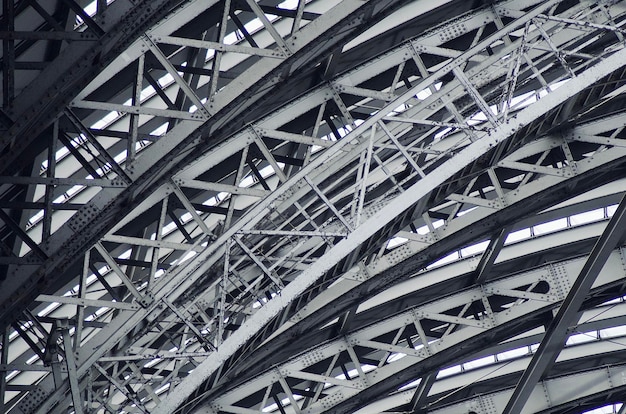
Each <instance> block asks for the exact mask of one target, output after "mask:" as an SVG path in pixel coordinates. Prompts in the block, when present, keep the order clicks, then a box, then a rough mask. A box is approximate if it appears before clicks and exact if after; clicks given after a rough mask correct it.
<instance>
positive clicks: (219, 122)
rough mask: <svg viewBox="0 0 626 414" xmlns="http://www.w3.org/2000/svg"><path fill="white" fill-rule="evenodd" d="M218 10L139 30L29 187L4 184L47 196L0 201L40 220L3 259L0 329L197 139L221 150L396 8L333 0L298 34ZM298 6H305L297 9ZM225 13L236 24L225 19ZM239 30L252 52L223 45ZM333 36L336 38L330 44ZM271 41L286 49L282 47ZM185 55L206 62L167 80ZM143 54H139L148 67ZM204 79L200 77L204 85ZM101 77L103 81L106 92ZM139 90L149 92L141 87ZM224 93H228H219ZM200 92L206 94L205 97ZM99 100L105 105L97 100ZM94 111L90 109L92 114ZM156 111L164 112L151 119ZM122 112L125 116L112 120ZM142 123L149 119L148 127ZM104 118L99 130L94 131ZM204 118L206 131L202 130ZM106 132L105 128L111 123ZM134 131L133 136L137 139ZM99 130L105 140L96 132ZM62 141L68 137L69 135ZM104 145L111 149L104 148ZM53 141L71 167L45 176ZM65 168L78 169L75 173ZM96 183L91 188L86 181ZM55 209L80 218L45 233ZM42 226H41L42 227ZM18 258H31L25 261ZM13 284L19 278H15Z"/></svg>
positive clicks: (201, 6)
mask: <svg viewBox="0 0 626 414" xmlns="http://www.w3.org/2000/svg"><path fill="white" fill-rule="evenodd" d="M226 4H227V5H229V6H228V8H224V7H223V6H224V5H223V4H222V3H218V2H216V1H212V2H207V3H198V2H194V3H190V4H187V5H185V6H183V7H180V8H178V9H176V11H175V13H174V14H173V15H171V16H169V17H168V18H167V19H165V20H164V21H162V23H161V24H159V25H157V26H156V27H153V28H151V29H150V30H148V31H147V32H144V33H143V34H142V35H143V37H142V38H141V39H140V40H137V41H135V42H134V43H133V44H131V46H130V47H129V48H128V49H126V50H125V51H124V52H123V53H121V52H119V51H118V53H117V54H118V55H119V56H118V58H117V59H116V60H115V61H114V62H112V64H111V65H109V66H108V67H107V68H105V69H104V70H102V71H100V73H99V74H98V76H97V77H96V79H95V80H94V81H92V82H91V83H90V84H89V85H87V87H85V88H84V89H82V90H81V91H79V92H78V93H77V96H75V97H74V98H75V99H74V101H73V103H72V104H71V105H70V106H69V107H68V108H67V109H65V111H64V113H63V115H61V118H60V119H59V122H58V123H54V124H53V126H52V127H51V130H50V136H51V137H50V140H51V141H52V142H53V145H51V147H50V148H49V149H48V158H49V160H48V162H47V163H42V164H41V165H36V166H35V168H34V172H33V176H34V177H33V178H32V179H31V180H27V179H26V180H25V179H23V178H21V179H20V178H17V179H14V178H11V177H7V178H6V179H5V180H4V181H5V182H7V183H12V184H17V185H20V186H23V185H29V184H30V187H28V188H31V191H34V192H35V193H36V191H37V190H36V189H35V187H36V186H37V185H42V184H43V185H47V193H46V197H41V196H36V198H38V199H40V200H37V201H38V202H36V203H32V204H29V203H22V204H20V203H11V202H8V203H7V207H13V208H20V207H21V208H24V209H26V210H32V209H39V208H42V207H43V210H42V211H43V212H44V213H43V214H44V220H42V219H41V217H39V216H38V215H37V214H35V215H31V216H30V217H28V216H26V217H22V218H21V221H23V222H24V223H23V226H24V227H26V229H27V230H29V231H28V232H27V233H26V234H24V233H23V232H22V233H20V237H19V238H18V243H16V244H17V247H16V248H15V249H16V250H17V251H16V252H14V253H13V256H12V257H10V258H7V262H8V263H10V264H11V266H10V268H9V269H8V271H7V275H8V276H9V277H8V278H7V279H6V280H5V281H4V284H3V293H4V294H5V297H3V298H2V303H3V307H2V310H3V312H4V313H3V316H2V318H1V320H2V321H5V322H6V321H8V320H11V317H10V316H11V315H12V316H13V317H16V316H17V314H16V313H15V312H18V314H19V312H20V311H21V309H23V307H24V306H25V303H27V302H28V301H30V300H32V299H33V298H34V296H35V294H36V293H38V292H39V291H41V290H42V289H45V288H47V289H48V290H51V289H57V288H59V285H61V284H65V283H68V282H69V280H68V279H67V278H62V277H58V276H55V277H52V275H58V274H62V273H63V270H67V268H68V267H69V266H71V265H72V264H74V263H75V260H74V259H75V257H76V255H77V254H78V253H80V252H81V251H82V250H84V248H85V247H87V246H90V245H92V244H93V243H94V242H95V241H96V240H97V239H98V236H100V235H101V233H102V232H104V231H107V230H109V229H110V227H111V226H112V225H113V224H114V223H115V219H116V218H118V217H119V216H120V215H123V214H124V213H125V211H126V210H125V209H127V208H128V206H129V205H133V204H136V203H137V202H138V201H137V200H138V199H139V200H140V199H141V197H142V193H143V192H144V191H147V188H149V186H150V185H151V184H153V183H154V182H155V181H158V180H159V179H161V178H162V177H163V176H166V177H167V174H168V172H169V171H170V170H172V169H174V170H175V169H176V161H177V159H176V157H177V156H178V158H180V157H182V156H184V155H185V154H187V152H189V151H192V150H191V148H194V147H195V146H197V145H198V144H200V143H203V144H204V143H205V142H204V139H202V138H201V136H202V134H204V136H207V135H209V134H211V136H212V141H211V142H210V143H209V145H214V142H215V141H219V134H214V133H213V131H214V130H215V129H216V128H219V127H221V126H223V125H224V124H225V123H227V122H229V121H231V120H232V118H233V117H235V116H237V115H239V114H241V113H242V112H243V111H245V110H246V108H248V107H249V106H251V105H253V104H255V103H256V101H257V100H258V99H260V97H261V96H263V95H264V94H266V93H268V91H269V90H270V88H271V86H272V85H275V84H276V83H278V82H280V81H281V80H282V79H283V78H285V77H287V76H288V75H289V74H290V73H292V72H294V71H297V70H299V69H300V68H301V67H302V66H305V67H306V65H308V64H311V63H312V62H316V61H317V59H321V57H323V56H325V54H326V53H327V52H328V51H329V49H333V48H335V47H338V45H340V44H342V42H344V43H345V42H346V41H347V40H349V39H350V38H351V36H352V37H354V36H355V33H356V32H359V31H361V30H363V28H364V27H367V26H368V25H371V24H372V23H374V22H376V20H377V19H380V18H382V17H384V16H385V15H386V13H388V12H389V10H390V9H392V8H393V6H394V5H395V4H396V2H394V1H390V2H385V3H377V4H376V5H373V4H367V3H366V4H364V3H362V2H354V3H349V2H342V3H341V4H340V5H338V6H337V8H333V7H331V6H333V4H332V2H331V3H328V2H327V3H322V4H321V10H326V9H328V8H331V9H332V10H333V13H330V14H328V15H327V16H326V17H323V16H322V17H323V18H321V19H318V18H316V17H317V16H319V15H320V13H313V17H311V16H310V15H311V13H307V14H306V15H305V14H304V12H305V10H304V9H302V8H298V10H297V11H296V12H295V13H292V16H291V17H293V19H292V20H297V22H298V25H302V24H303V23H302V22H303V16H307V18H314V17H315V22H314V24H312V25H308V24H307V25H304V27H301V28H299V27H296V26H293V28H292V26H291V25H290V24H289V23H290V22H287V21H286V20H287V19H286V18H281V19H279V20H278V21H275V22H270V21H269V20H268V17H267V16H266V15H265V12H263V9H261V8H259V7H257V6H253V5H252V2H249V4H248V6H246V7H247V8H249V9H251V11H250V12H248V14H249V15H251V16H254V18H252V17H250V16H248V17H239V15H236V13H235V12H236V11H237V10H238V8H241V7H235V5H232V7H231V6H230V3H226ZM301 4H302V5H304V3H303V2H301ZM317 6H320V5H319V4H317ZM220 8H221V10H220V12H219V15H221V16H222V19H219V20H218V21H217V22H215V25H216V26H217V27H218V28H219V27H220V25H221V27H222V28H223V30H221V29H220V30H218V33H217V34H216V36H218V42H214V41H210V40H198V39H194V38H193V37H194V36H196V37H197V36H202V35H203V33H205V32H206V30H207V28H206V27H204V26H202V27H201V28H196V27H195V26H197V25H198V23H197V20H198V19H200V20H201V19H202V18H203V17H205V16H206V15H207V14H210V13H211V12H214V11H215V9H220ZM271 10H273V9H271ZM271 10H270V11H271ZM231 14H233V15H234V16H235V17H231V16H230V15H231ZM268 14H269V12H268ZM193 19H196V21H195V26H194V25H193V24H191V23H189V21H190V20H193ZM246 19H247V20H246ZM248 20H250V21H251V22H252V23H254V22H255V21H256V22H259V21H260V22H262V25H261V26H262V27H263V28H264V30H261V31H258V28H256V30H257V33H256V37H251V36H252V35H250V34H249V33H248V31H247V30H250V31H252V28H250V27H249V28H248V29H245V28H243V29H237V27H234V26H235V23H233V21H235V22H236V23H241V24H243V23H246V22H247V21H248ZM192 23H193V22H192ZM248 23H249V21H248ZM189 24H191V25H192V26H194V27H193V28H194V29H195V30H196V31H195V32H192V33H191V38H185V37H183V36H184V35H185V34H187V35H188V33H187V32H186V31H188V29H187V26H188V25H189ZM274 25H276V27H274ZM344 25H345V26H347V28H346V29H345V30H343V29H342V27H343V26H344ZM252 26H254V24H253V25H252ZM233 27H234V28H233ZM211 30H212V31H211V33H210V35H213V34H215V33H213V32H214V31H215V30H217V29H216V28H215V27H212V28H211ZM233 30H234V33H233V32H232V31H233ZM242 30H243V32H245V34H246V35H247V36H248V40H247V41H248V42H249V43H250V44H251V46H254V47H246V46H240V45H239V44H236V43H242V41H241V40H237V39H232V38H230V37H232V36H230V35H233V34H237V33H240V32H241V31H242ZM198 31H200V33H198ZM296 31H302V33H301V36H300V35H299V34H295V32H296ZM334 31H337V32H339V34H332V33H333V32H334ZM181 32H182V33H181ZM279 32H280V33H279ZM292 33H293V36H292ZM226 34H228V35H229V36H230V37H227V36H226ZM281 36H285V37H289V38H290V39H291V40H290V42H291V44H290V45H289V46H288V47H287V45H286V44H285V40H284V39H283V38H282V37H281ZM235 37H236V36H235ZM312 39H316V41H317V42H318V43H317V44H316V45H315V47H313V45H312V44H311V42H312ZM324 39H325V40H324ZM244 42H245V41H244ZM276 43H278V46H276V47H278V49H280V50H281V51H273V48H274V47H275V44H276ZM287 49H288V50H287ZM172 50H173V52H172ZM194 50H195V51H196V54H197V52H198V51H199V50H201V51H204V52H203V53H204V54H206V56H207V58H205V57H204V55H203V56H201V59H200V60H201V61H202V62H198V63H197V64H198V65H200V67H196V66H193V67H190V69H189V71H190V73H192V74H193V76H184V75H179V74H178V72H177V70H182V71H183V72H184V71H185V69H180V68H181V67H187V66H189V64H188V62H186V59H187V58H188V57H189V56H190V55H189V54H190V53H191V52H192V51H194ZM207 51H210V52H211V53H209V52H207ZM211 54H214V55H215V58H213V56H211V58H210V59H208V57H209V55H211ZM225 54H228V56H227V57H228V58H224V59H225V60H224V61H222V60H223V59H221V56H222V55H225ZM146 55H149V57H148V58H147V59H148V62H146V57H145V56H146ZM200 55H202V53H201V54H200ZM238 55H243V56H244V57H243V58H235V59H234V60H233V56H238ZM206 59H208V61H207V60H206ZM242 61H243V62H242ZM220 65H222V66H220ZM205 66H209V67H214V70H213V69H206V68H205ZM126 68H127V69H126ZM155 68H156V69H155ZM177 68H178V69H177ZM120 71H121V73H123V74H126V76H125V77H122V78H123V81H124V79H126V78H128V75H129V74H130V78H131V82H130V85H129V86H126V85H125V84H123V86H122V89H121V91H120V86H119V85H117V82H118V80H117V75H118V74H119V73H120ZM133 71H134V72H135V74H134V75H133ZM212 71H213V72H214V73H213V72H212ZM146 72H148V73H146ZM222 72H224V74H222ZM159 73H161V74H165V76H163V75H159ZM207 73H208V74H211V77H210V78H211V82H209V84H210V85H207V82H206V76H207ZM114 75H116V76H114ZM142 75H143V76H142ZM202 75H204V76H205V78H204V79H202ZM157 76H158V78H157V79H155V77H157ZM144 77H145V78H146V79H145V80H144V79H143V78H144ZM109 79H110V80H111V81H110V82H107V81H108V80H109ZM172 79H173V80H172ZM218 79H219V80H220V82H218ZM123 81H122V82H123ZM148 83H150V86H151V88H152V89H150V88H146V87H145V85H146V84H148ZM161 83H163V85H162V84H161ZM227 84H228V85H231V87H227V86H226V85H227ZM142 85H144V86H143V87H142ZM208 86H210V88H209V90H208V91H206V90H205V89H206V88H207V87H208ZM123 88H125V89H123ZM112 91H114V92H113V96H111V95H112ZM133 91H134V92H133ZM205 92H208V95H207V96H204V94H205ZM218 92H219V93H218ZM168 94H169V95H168ZM103 98H105V99H107V100H109V101H112V102H101V101H98V99H100V100H102V99H103ZM127 100H128V102H126V101H127ZM201 101H205V102H206V103H204V102H201ZM90 102H91V103H90ZM120 104H121V106H120ZM94 105H95V107H96V108H93V107H94ZM116 105H117V106H116ZM162 105H166V107H168V108H170V109H164V110H161V109H159V106H162ZM85 108H86V109H97V111H95V113H94V112H93V111H88V113H87V115H84V111H81V109H85ZM172 108H174V109H172ZM222 110H225V111H226V113H227V115H226V114H224V116H221V112H220V111H222ZM116 111H119V112H116ZM122 111H123V113H128V114H130V116H125V117H122V118H123V119H118V118H119V114H120V112H122ZM218 113H220V115H219V116H218ZM81 114H83V115H82V116H81ZM116 114H117V115H116ZM105 115H107V116H108V117H109V118H106V116H105ZM142 115H146V116H148V117H150V118H151V119H149V120H148V121H147V122H146V121H145V120H144V119H142ZM103 116H105V119H106V122H105V121H98V122H95V123H94V121H95V120H97V119H99V118H102V117H103ZM111 116H112V117H113V119H111ZM207 120H208V122H206V123H204V121H207ZM112 121H117V122H112ZM185 121H187V122H185ZM112 123H113V124H114V125H111V124H112ZM163 123H165V124H167V125H169V126H168V127H167V129H168V130H169V129H171V131H170V133H168V134H165V135H166V137H165V138H164V139H158V142H155V143H154V145H150V146H149V147H148V148H146V149H145V151H143V152H142V154H145V157H136V154H135V152H136V151H137V150H138V148H137V147H138V146H140V147H145V146H147V145H148V144H149V143H150V142H153V141H155V140H157V138H160V137H158V136H154V135H151V134H150V132H149V131H153V130H154V129H155V128H157V127H161V126H162V124H163ZM63 124H66V126H65V127H64V126H63ZM124 124H125V125H124ZM120 125H123V128H125V129H126V131H124V130H122V131H120V129H119V128H120ZM140 125H142V126H143V129H139V126H140ZM174 125H176V128H174ZM201 126H202V128H200V127H201ZM157 129H158V128H157ZM101 130H104V131H102V134H101ZM144 131H148V133H146V132H144ZM68 132H71V134H70V135H69V136H68V134H67V133H68ZM160 134H162V132H161V133H160ZM111 136H112V137H116V138H117V139H113V140H110V139H109V138H110V137H111ZM120 137H122V138H123V139H122V138H120ZM127 137H128V138H129V139H128V140H127V139H126V138H127ZM143 138H146V139H147V140H144V139H143ZM57 141H58V142H59V143H63V144H64V146H65V147H66V148H67V150H65V152H66V153H67V152H68V151H69V153H70V154H71V156H69V157H68V156H67V154H62V156H61V157H62V158H63V159H64V161H65V164H70V165H65V167H66V168H65V169H64V170H63V171H58V170H60V169H61V168H60V166H55V168H54V169H48V168H47V165H48V164H50V165H52V164H56V161H58V160H56V159H55V158H59V157H60V155H59V152H57V151H56V148H57V145H58V144H57V143H56V142H57ZM112 141H113V145H111V144H112ZM140 141H141V142H140ZM183 141H184V142H183ZM119 151H124V154H126V153H127V154H128V159H126V157H125V155H124V156H123V157H122V159H121V160H120V153H119ZM55 153H56V154H55ZM51 154H55V156H54V157H53V156H52V155H51ZM135 158H137V159H135ZM140 158H143V160H141V159H140ZM53 159H54V160H53ZM68 159H69V161H68ZM157 160H158V161H159V162H158V163H157ZM70 161H71V162H70ZM72 164H73V165H74V167H72ZM155 164H156V165H155ZM75 165H78V167H79V168H78V169H77V168H76V167H75ZM81 165H82V168H80V166H81ZM68 168H69V170H68ZM68 174H69V177H68V176H67V175H68ZM81 174H82V175H81ZM65 178H69V179H65ZM94 178H95V180H93V181H91V180H92V179H94ZM165 179H167V178H165ZM59 196H60V197H59ZM44 198H45V200H44ZM70 200H71V202H70ZM33 201H35V200H33ZM54 209H57V210H66V211H67V210H69V211H70V212H72V211H76V210H78V211H76V214H73V215H72V214H67V213H65V214H63V213H60V214H57V215H56V217H57V222H56V223H55V222H54V221H55V220H54V219H53V217H55V215H53V214H51V212H52V211H53V210H54ZM45 216H48V217H47V220H45V219H46V217H45ZM70 216H71V219H70V218H69V217H70ZM96 217H97V218H98V219H97V220H96ZM29 219H30V220H29ZM66 222H67V223H66ZM88 239H89V240H88ZM24 243H25V244H26V246H24ZM34 244H38V246H39V247H38V248H34V247H33V245H34ZM24 249H26V251H29V250H34V252H31V254H30V255H25V254H24V253H25V251H24ZM14 256H18V257H19V258H15V257H14ZM22 256H24V258H22ZM20 264H22V266H20ZM38 265H39V266H38ZM73 270H75V269H73ZM18 274H19V275H20V277H13V276H14V275H18Z"/></svg>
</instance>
